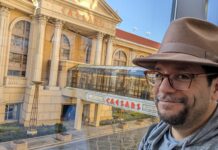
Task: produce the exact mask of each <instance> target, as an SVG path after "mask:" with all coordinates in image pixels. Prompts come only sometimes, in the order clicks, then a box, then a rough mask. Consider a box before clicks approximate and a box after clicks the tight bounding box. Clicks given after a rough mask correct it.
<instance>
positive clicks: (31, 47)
mask: <svg viewBox="0 0 218 150" xmlns="http://www.w3.org/2000/svg"><path fill="white" fill-rule="evenodd" d="M29 37H30V38H29V43H28V46H29V48H28V56H27V71H26V77H27V86H29V85H31V84H32V75H33V63H34V61H33V58H34V51H35V49H36V45H37V44H36V41H37V18H36V16H32V21H31V26H30V36H29Z"/></svg>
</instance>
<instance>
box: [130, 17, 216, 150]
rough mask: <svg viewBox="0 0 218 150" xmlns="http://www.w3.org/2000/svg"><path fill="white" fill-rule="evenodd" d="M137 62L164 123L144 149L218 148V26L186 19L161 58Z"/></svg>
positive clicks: (172, 29)
mask: <svg viewBox="0 0 218 150" xmlns="http://www.w3.org/2000/svg"><path fill="white" fill-rule="evenodd" d="M133 63H134V64H136V65H138V66H141V67H144V68H147V69H149V70H148V71H145V75H146V78H147V79H148V83H150V85H151V86H152V87H153V88H154V89H153V91H154V94H155V104H156V107H157V110H158V115H159V117H160V120H161V121H160V123H158V124H156V125H152V126H151V127H150V128H149V129H148V132H147V134H146V135H145V136H144V137H143V139H142V141H141V143H140V145H139V150H177V149H179V150H183V149H185V150H216V149H218V108H217V100H218V78H217V77H218V27H217V26H215V25H213V24H211V23H208V22H206V21H203V20H198V19H194V18H181V19H178V20H176V21H174V22H172V23H171V25H170V26H169V28H168V31H167V32H166V34H165V37H164V39H163V42H162V43H161V46H160V49H159V51H158V53H157V54H153V55H150V56H148V57H145V58H136V59H134V60H133Z"/></svg>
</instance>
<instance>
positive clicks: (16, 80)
mask: <svg viewBox="0 0 218 150" xmlns="http://www.w3.org/2000/svg"><path fill="white" fill-rule="evenodd" d="M5 86H7V87H26V78H25V77H15V76H7V77H5Z"/></svg>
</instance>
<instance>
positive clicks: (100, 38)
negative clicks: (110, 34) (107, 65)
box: [95, 32, 104, 65]
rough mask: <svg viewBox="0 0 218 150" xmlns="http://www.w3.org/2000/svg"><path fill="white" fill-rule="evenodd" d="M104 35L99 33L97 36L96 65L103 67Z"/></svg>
mask: <svg viewBox="0 0 218 150" xmlns="http://www.w3.org/2000/svg"><path fill="white" fill-rule="evenodd" d="M103 36H104V35H103V33H100V32H99V33H98V35H97V46H96V53H95V65H101V57H102V56H101V54H102V42H103Z"/></svg>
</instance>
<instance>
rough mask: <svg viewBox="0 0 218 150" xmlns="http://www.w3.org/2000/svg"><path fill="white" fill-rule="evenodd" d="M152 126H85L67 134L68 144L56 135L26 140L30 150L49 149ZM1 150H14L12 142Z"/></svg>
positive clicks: (147, 122) (148, 121) (0, 145)
mask: <svg viewBox="0 0 218 150" xmlns="http://www.w3.org/2000/svg"><path fill="white" fill-rule="evenodd" d="M150 124H152V120H151V119H149V118H148V119H144V120H143V121H142V122H137V121H128V122H126V125H127V126H125V127H124V128H123V129H122V128H120V126H119V124H113V125H104V126H100V127H93V126H84V127H83V128H82V129H81V130H75V129H73V130H70V131H68V132H67V133H69V134H72V140H71V141H68V142H63V141H60V140H57V139H56V134H52V135H47V136H42V137H35V138H29V139H25V141H27V143H28V149H29V150H37V149H40V150H41V149H46V148H47V147H51V146H55V145H63V144H67V143H71V142H76V141H82V140H86V139H91V138H95V137H100V136H105V135H110V134H113V133H119V132H123V131H127V130H134V129H138V128H144V127H148V126H149V125H150ZM0 150H12V148H11V142H3V143H0Z"/></svg>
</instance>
